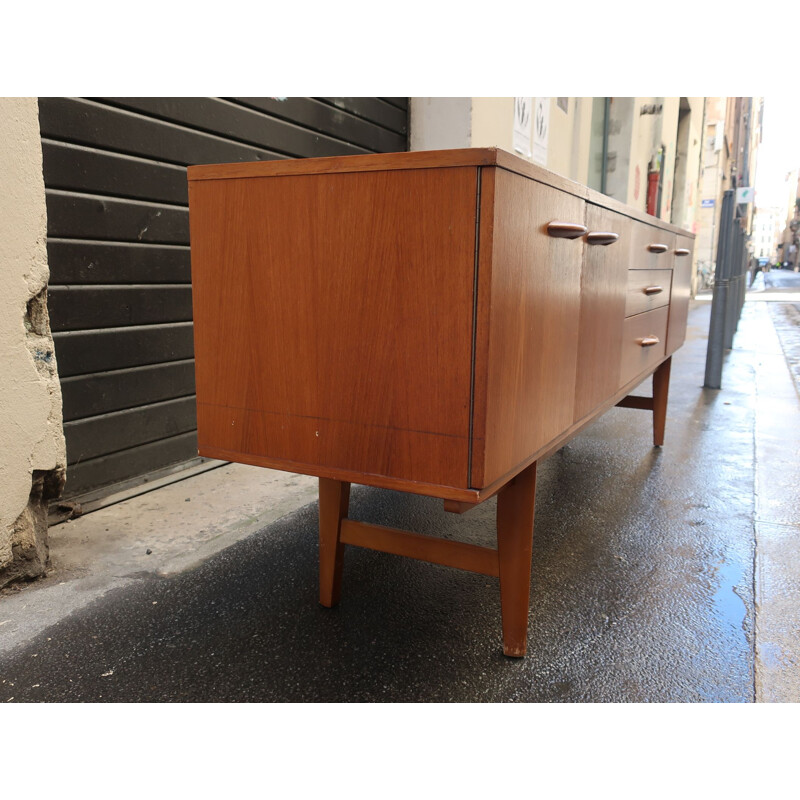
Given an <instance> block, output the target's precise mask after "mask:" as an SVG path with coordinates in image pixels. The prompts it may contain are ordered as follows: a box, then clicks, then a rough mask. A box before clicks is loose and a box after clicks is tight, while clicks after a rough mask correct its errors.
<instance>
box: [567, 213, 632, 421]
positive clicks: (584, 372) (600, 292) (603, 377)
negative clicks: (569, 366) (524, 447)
mask: <svg viewBox="0 0 800 800" xmlns="http://www.w3.org/2000/svg"><path fill="white" fill-rule="evenodd" d="M586 225H587V227H588V228H589V231H590V232H592V231H610V232H613V233H618V234H619V239H618V240H617V241H616V242H614V243H613V244H609V245H587V246H586V249H585V258H584V263H583V269H582V271H581V300H580V302H581V306H580V321H579V333H578V366H577V377H576V387H575V411H574V414H573V420H575V421H577V420H579V419H582V418H583V417H585V416H586V415H587V414H588V413H590V412H591V411H593V410H594V409H595V408H597V406H599V405H600V404H601V403H602V402H603V400H605V399H606V398H607V397H609V396H610V395H612V394H614V392H615V391H616V390H617V388H618V387H619V369H620V355H621V348H622V321H623V318H624V316H625V285H626V281H627V275H628V260H629V255H630V249H631V226H632V222H631V221H630V220H629V219H628V218H627V217H623V216H621V215H619V214H616V213H614V212H612V211H608V210H607V209H604V208H600V207H599V206H595V205H587V207H586Z"/></svg>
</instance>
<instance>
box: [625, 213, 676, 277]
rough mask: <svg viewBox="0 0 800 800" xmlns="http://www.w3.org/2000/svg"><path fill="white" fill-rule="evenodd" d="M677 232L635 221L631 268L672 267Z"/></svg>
mask: <svg viewBox="0 0 800 800" xmlns="http://www.w3.org/2000/svg"><path fill="white" fill-rule="evenodd" d="M674 257H675V234H674V233H668V232H667V231H664V230H661V228H656V227H655V226H654V225H647V224H645V223H644V222H638V221H634V223H633V230H632V232H631V249H630V263H629V264H628V267H629V268H630V269H672V265H673V261H674Z"/></svg>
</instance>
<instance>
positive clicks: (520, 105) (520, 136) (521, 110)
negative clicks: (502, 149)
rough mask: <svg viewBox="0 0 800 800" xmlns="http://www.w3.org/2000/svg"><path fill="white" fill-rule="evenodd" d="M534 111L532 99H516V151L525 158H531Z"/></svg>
mask: <svg viewBox="0 0 800 800" xmlns="http://www.w3.org/2000/svg"><path fill="white" fill-rule="evenodd" d="M532 110H533V98H532V97H515V98H514V151H515V152H517V153H519V154H520V155H521V156H525V158H530V157H531V130H532V126H531V119H532V116H531V112H532ZM506 130H507V129H506Z"/></svg>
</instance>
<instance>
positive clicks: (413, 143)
mask: <svg viewBox="0 0 800 800" xmlns="http://www.w3.org/2000/svg"><path fill="white" fill-rule="evenodd" d="M512 113H513V109H512ZM409 114H410V117H411V119H412V120H413V124H412V125H411V128H410V130H409V145H410V149H411V150H449V149H451V148H458V147H470V146H471V145H470V137H471V135H472V98H471V97H412V98H410V100H409ZM472 146H475V145H472ZM497 146H498V147H500V146H501V145H499V144H498V145H497Z"/></svg>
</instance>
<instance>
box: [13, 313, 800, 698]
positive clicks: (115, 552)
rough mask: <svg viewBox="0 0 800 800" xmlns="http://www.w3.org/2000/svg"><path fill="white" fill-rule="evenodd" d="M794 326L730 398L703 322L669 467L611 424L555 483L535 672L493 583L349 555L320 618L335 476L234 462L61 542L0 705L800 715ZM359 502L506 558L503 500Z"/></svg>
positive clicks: (678, 404)
mask: <svg viewBox="0 0 800 800" xmlns="http://www.w3.org/2000/svg"><path fill="white" fill-rule="evenodd" d="M781 305H783V304H781ZM773 308H777V304H774V303H768V302H757V303H756V302H747V303H746V304H745V307H744V312H743V316H742V320H741V322H740V325H739V331H738V333H737V335H736V339H735V341H734V349H733V350H732V351H731V352H730V354H729V355H728V356H726V361H725V366H724V369H723V375H722V389H720V390H718V391H710V390H704V389H703V388H702V383H703V376H704V369H705V354H706V333H707V331H708V321H709V311H710V304H709V303H707V302H696V303H694V304H693V308H692V311H691V313H690V317H689V329H688V332H687V343H686V345H685V346H684V347H683V348H682V349H681V350H680V351H679V352H678V353H677V354H676V356H675V357H674V359H673V367H672V385H671V390H670V407H669V416H668V420H667V438H666V443H665V446H664V447H663V448H661V449H654V448H652V446H651V441H652V440H651V418H650V415H649V414H647V413H646V412H640V411H636V410H631V409H616V408H615V409H612V410H611V411H609V412H608V413H607V414H606V415H605V416H604V417H602V418H601V419H600V420H599V421H598V422H596V423H595V424H594V425H592V426H591V427H590V428H589V429H587V430H586V431H585V432H584V433H583V434H581V436H579V437H578V438H576V439H575V440H573V441H572V442H571V443H570V444H569V445H567V446H566V447H565V448H563V449H562V450H561V451H559V453H557V454H556V455H554V456H553V457H551V458H550V459H548V460H547V461H546V462H544V463H543V464H542V465H541V467H540V471H539V485H538V488H537V508H536V532H535V537H534V540H535V541H534V560H533V588H532V591H531V616H530V632H529V645H528V656H527V657H526V658H525V659H522V660H510V659H506V658H504V657H503V655H502V649H501V637H500V606H499V590H498V586H497V582H496V581H495V580H492V579H487V578H485V577H483V576H479V575H474V574H470V573H464V572H459V571H455V570H449V569H447V568H444V567H438V566H435V565H431V564H426V563H423V562H416V561H412V560H408V559H401V558H398V557H393V556H388V555H384V554H381V553H376V552H372V551H367V550H360V549H358V548H349V549H348V551H347V554H346V557H345V567H344V583H343V593H342V602H341V604H340V606H339V607H338V608H337V609H335V610H328V609H324V608H322V607H320V606H319V605H318V603H317V565H316V559H317V544H316V531H317V520H316V502H315V501H316V480H315V479H312V478H307V477H303V476H294V475H288V474H284V473H278V472H273V471H270V470H262V469H258V468H254V467H246V466H242V465H226V466H221V467H219V468H218V469H213V470H211V471H208V472H205V473H203V474H202V475H197V476H194V477H192V478H189V479H187V480H184V481H181V482H179V483H175V484H172V485H170V486H167V487H165V488H161V489H158V490H156V491H152V492H150V493H148V494H144V495H141V496H139V497H134V498H132V499H129V500H126V501H125V502H122V503H119V504H117V505H114V506H110V507H108V508H103V509H100V510H98V511H95V512H93V513H91V514H88V515H86V516H84V517H81V518H79V519H76V520H73V521H71V522H68V523H64V524H62V525H59V526H56V527H54V528H53V529H52V530H51V541H52V562H53V564H52V569H51V571H50V574H49V575H48V576H47V577H46V578H45V579H43V580H41V581H38V582H35V583H33V584H30V585H27V586H23V587H21V588H18V589H15V590H6V591H3V592H0V701H3V702H5V701H13V702H22V701H162V700H172V701H212V702H213V701H263V702H268V701H318V702H339V701H362V702H379V701H392V702H403V701H461V702H477V701H491V702H505V701H524V702H538V701H542V702H543V701H557V702H644V701H648V702H678V701H679V702H701V701H714V702H752V701H797V700H800V644H799V643H798V638H800V637H798V630H800V457H798V454H799V453H800V401H799V400H798V393H797V387H796V386H795V384H794V383H793V380H792V377H791V373H790V370H789V369H788V367H787V358H788V359H789V362H790V363H792V358H793V356H792V352H793V351H792V350H791V348H792V347H793V346H796V345H797V343H798V342H800V329H794V330H793V329H792V325H791V319H789V321H788V322H786V321H785V318H784V317H783V316H780V315H778V316H776V317H775V319H776V320H777V322H773V314H774V313H776V312H774V311H773V310H771V309H773ZM787 319H788V318H787ZM784 323H785V324H784ZM776 324H777V326H778V329H779V330H781V336H782V339H783V341H784V347H783V349H782V346H781V339H779V336H778V334H777V333H776ZM793 336H794V337H795V339H794V340H793V339H792V337H793ZM793 342H794V344H793ZM787 343H788V344H787ZM784 349H786V353H785V352H784ZM643 388H644V389H645V390H647V389H648V388H649V387H648V386H647V385H646V384H645V386H644V387H643ZM352 507H353V509H354V512H353V516H354V517H357V518H360V519H364V520H365V521H369V522H375V523H379V524H388V525H393V526H396V527H401V528H407V529H409V530H415V531H419V532H421V533H429V534H432V535H438V536H446V537H453V538H456V537H457V538H459V539H461V540H464V541H470V542H474V543H476V544H486V545H489V546H493V545H494V511H495V504H494V502H493V501H488V502H487V503H485V504H483V505H482V506H480V507H478V508H477V509H475V510H474V511H471V512H469V513H467V514H465V515H463V516H458V515H451V514H447V513H445V512H444V511H443V509H442V504H441V502H438V501H435V500H432V499H430V498H423V497H414V496H410V495H402V494H399V493H396V492H389V491H384V490H377V489H371V488H368V487H354V489H353V496H352ZM148 550H149V551H150V552H149V553H148V552H147V551H148Z"/></svg>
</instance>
